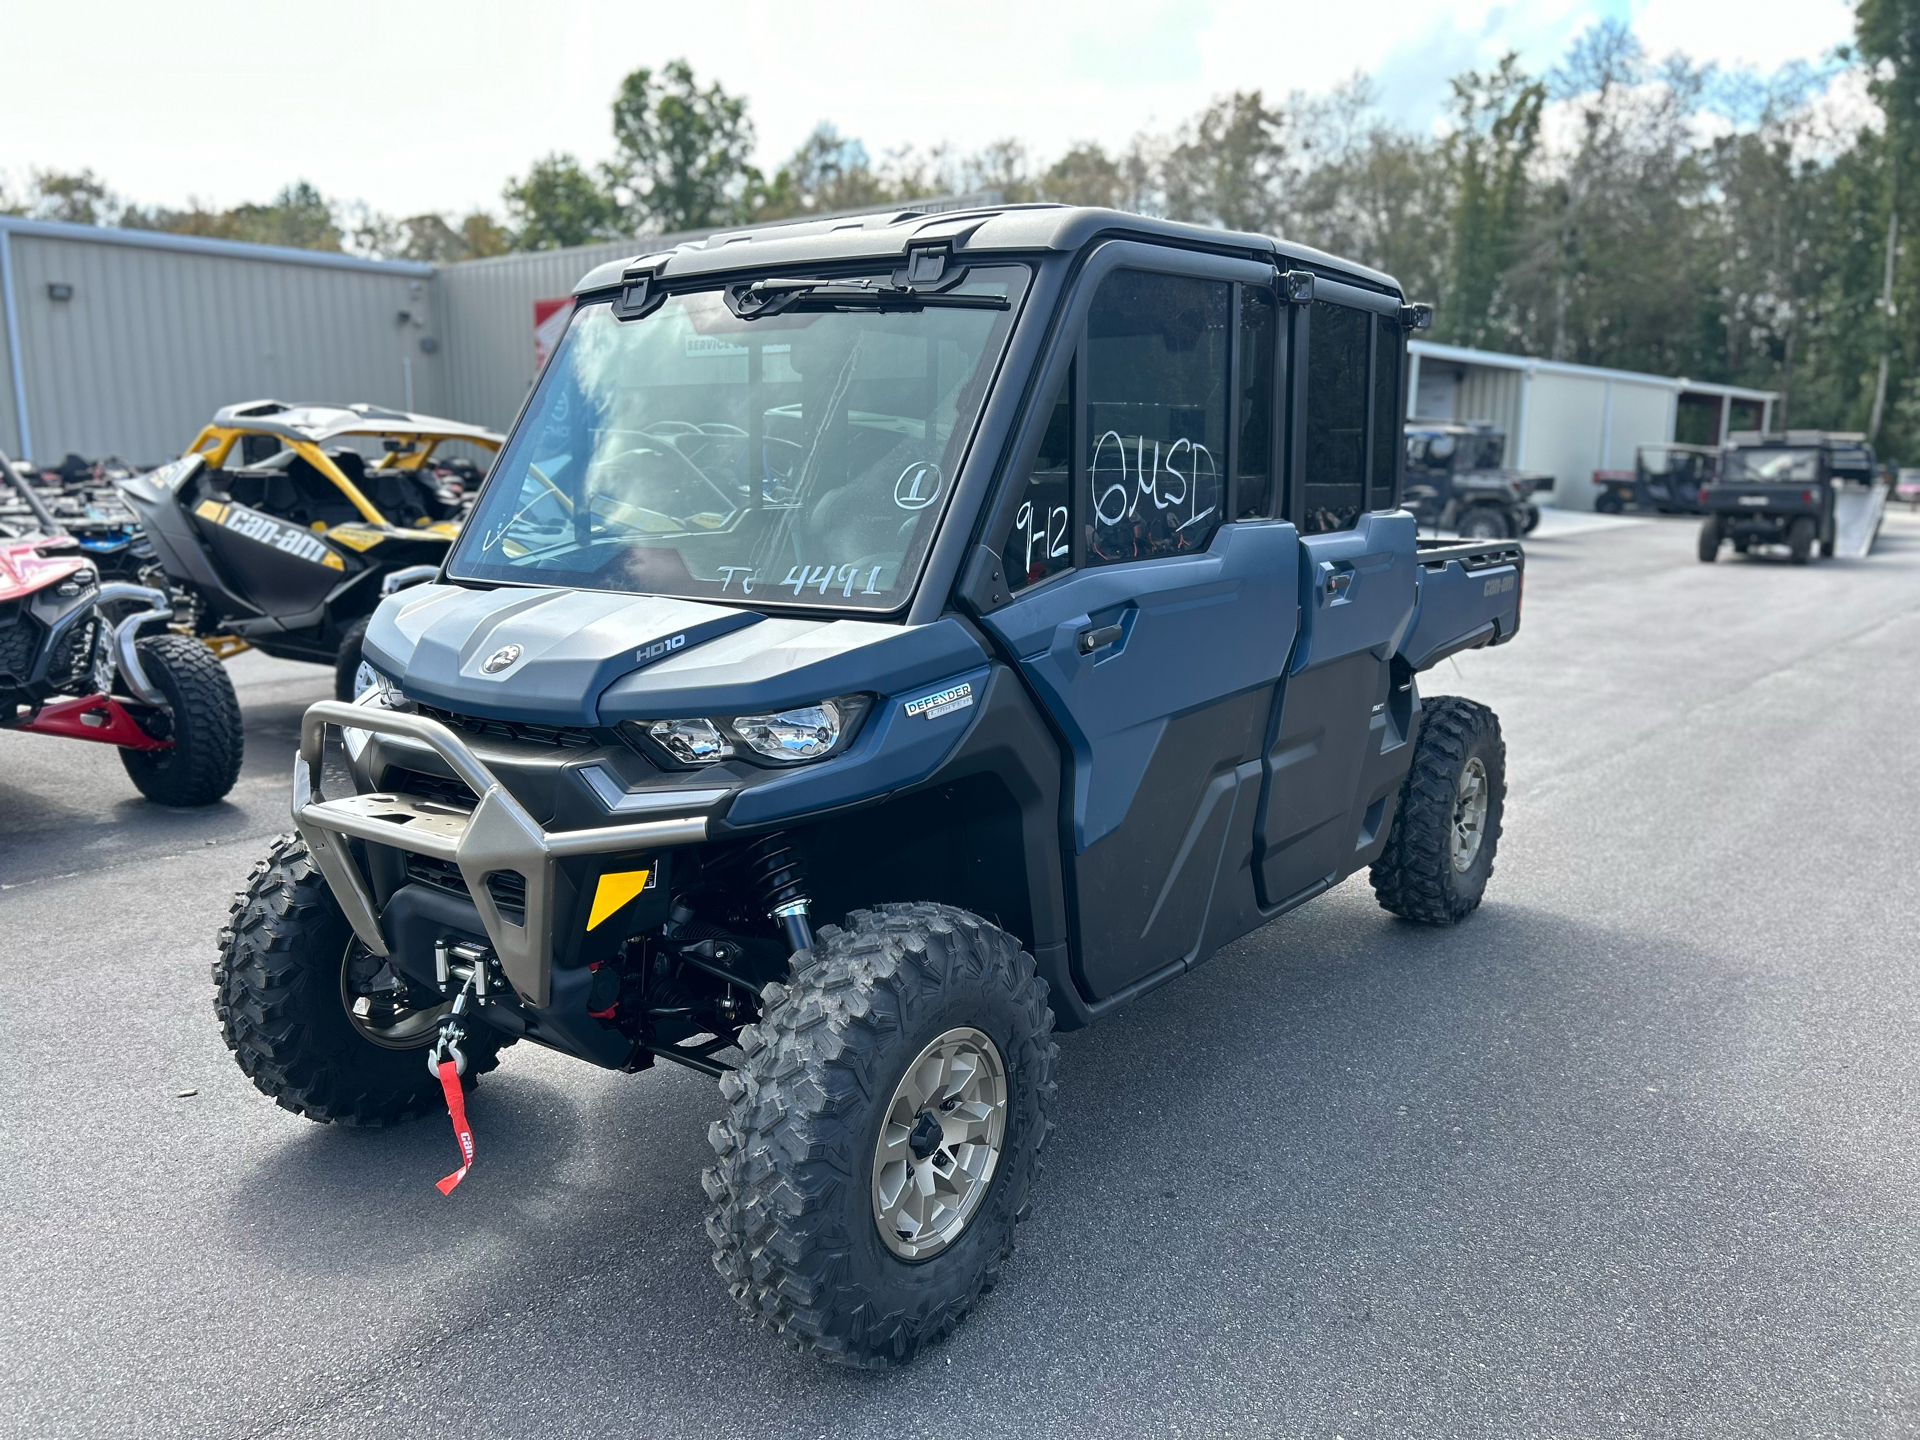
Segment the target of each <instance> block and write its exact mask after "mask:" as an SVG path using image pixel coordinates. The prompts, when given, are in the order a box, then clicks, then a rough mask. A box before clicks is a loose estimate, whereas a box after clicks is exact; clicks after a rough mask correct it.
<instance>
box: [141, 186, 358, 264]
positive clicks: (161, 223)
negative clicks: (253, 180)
mask: <svg viewBox="0 0 1920 1440" xmlns="http://www.w3.org/2000/svg"><path fill="white" fill-rule="evenodd" d="M120 223H121V224H122V225H125V226H127V227H129V228H131V229H136V230H166V231H171V232H172V233H174V234H176V235H204V236H207V237H208V238H210V239H215V240H244V241H247V242H249V243H251V244H255V245H286V246H291V247H293V248H295V249H300V250H339V249H341V248H342V243H341V242H342V241H343V240H344V239H345V236H344V234H343V232H342V230H341V227H340V225H339V223H338V222H337V220H336V219H335V215H334V206H333V204H332V202H331V201H329V200H328V199H327V198H326V196H324V195H322V194H321V193H320V191H319V190H318V189H316V188H315V187H314V186H313V185H311V184H310V183H308V182H307V181H305V180H296V181H294V182H293V183H292V184H291V185H287V186H285V187H283V188H282V189H281V190H280V192H279V193H278V194H277V195H275V196H274V197H273V199H271V200H269V201H268V202H267V203H266V204H264V205H261V204H254V203H251V202H249V203H247V204H243V205H236V206H234V207H233V208H232V209H230V210H214V209H210V208H209V207H207V206H205V205H203V204H201V203H200V202H199V201H197V200H190V201H188V203H187V208H186V209H184V210H169V209H166V208H165V207H161V206H156V207H154V208H153V209H150V210H144V209H140V208H138V207H136V206H129V207H127V209H126V211H125V212H124V213H123V214H122V215H121V217H120Z"/></svg>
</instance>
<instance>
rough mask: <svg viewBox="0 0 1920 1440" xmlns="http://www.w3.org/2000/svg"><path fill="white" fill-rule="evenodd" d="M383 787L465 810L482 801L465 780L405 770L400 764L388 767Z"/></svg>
mask: <svg viewBox="0 0 1920 1440" xmlns="http://www.w3.org/2000/svg"><path fill="white" fill-rule="evenodd" d="M381 788H383V789H386V790H393V791H397V792H398V793H399V794H402V795H418V796H420V797H421V798H422V799H425V800H438V801H439V802H440V803H441V804H443V805H457V806H459V807H460V808H461V809H463V810H467V809H471V808H472V807H473V806H475V805H478V804H479V803H480V797H479V796H478V795H475V794H474V793H473V791H471V790H469V789H468V788H467V784H466V782H465V781H464V780H455V779H454V778H453V777H452V776H450V775H429V774H427V773H426V772H425V771H422V770H405V769H402V768H401V767H400V766H398V765H389V766H388V767H387V774H386V783H385V784H384V785H383V786H382V787H381Z"/></svg>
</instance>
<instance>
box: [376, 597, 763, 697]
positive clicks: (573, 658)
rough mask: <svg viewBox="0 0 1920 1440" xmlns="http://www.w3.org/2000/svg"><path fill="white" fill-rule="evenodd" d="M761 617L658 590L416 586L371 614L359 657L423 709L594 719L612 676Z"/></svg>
mask: <svg viewBox="0 0 1920 1440" xmlns="http://www.w3.org/2000/svg"><path fill="white" fill-rule="evenodd" d="M761 619H762V617H761V616H759V615H757V614H755V613H754V612H752V611H750V610H730V609H727V608H724V607H722V606H718V605H703V604H701V603H700V602H698V601H695V600H671V599H667V598H665V597H663V596H658V595H616V594H609V593H607V592H605V591H598V590H520V589H503V590H469V589H465V588H464V587H461V586H457V585H420V586H416V587H414V588H412V589H408V590H402V591H401V592H399V593H398V594H397V595H392V596H389V597H388V598H387V600H386V601H384V602H383V603H382V604H381V606H380V608H379V609H378V610H377V611H375V612H374V616H373V620H372V622H371V623H370V624H369V625H368V627H367V639H366V652H365V653H366V656H367V659H368V660H369V661H371V662H372V663H373V665H374V666H375V667H376V668H378V669H380V670H382V671H384V672H385V673H387V674H388V675H391V676H392V677H394V678H395V679H397V680H399V681H400V683H401V687H402V688H403V689H404V690H405V691H406V693H407V695H408V696H409V697H410V698H412V699H414V700H419V701H423V702H424V703H426V704H428V705H436V706H439V707H441V708H443V709H447V710H453V711H456V712H458V713H460V714H463V715H480V716H485V717H488V718H491V719H502V720H524V721H530V722H533V723H538V724H546V725H596V724H598V723H599V714H598V707H599V699H600V692H601V691H603V690H605V689H606V688H607V686H608V685H610V684H611V683H613V681H615V680H616V679H618V678H619V677H620V676H622V675H626V674H629V673H630V672H632V671H635V670H639V669H643V668H644V667H646V666H648V665H652V664H655V663H657V662H658V661H661V660H665V659H667V658H668V657H669V656H672V655H677V654H680V653H681V652H682V651H684V650H686V649H688V648H690V647H692V646H696V645H700V644H703V643H705V642H706V641H708V640H712V639H714V638H715V637H717V636H721V635H725V634H728V633H730V632H732V631H735V630H740V629H744V628H745V627H747V626H749V625H754V624H757V623H759V622H760V620H761Z"/></svg>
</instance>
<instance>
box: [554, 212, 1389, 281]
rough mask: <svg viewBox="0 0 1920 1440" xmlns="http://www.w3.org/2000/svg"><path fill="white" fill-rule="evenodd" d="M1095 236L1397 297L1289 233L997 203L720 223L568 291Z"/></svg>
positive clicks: (1051, 246) (1042, 245) (1012, 248)
mask: <svg viewBox="0 0 1920 1440" xmlns="http://www.w3.org/2000/svg"><path fill="white" fill-rule="evenodd" d="M1096 239H1134V240H1146V241H1152V242H1156V243H1159V244H1163V245H1179V246H1183V247H1186V248H1188V249H1195V250H1210V251H1213V252H1214V253H1216V254H1219V253H1226V254H1239V255H1247V256H1251V257H1253V258H1257V259H1263V260H1265V259H1276V260H1281V261H1284V262H1286V263H1287V264H1288V266H1289V268H1298V269H1305V270H1312V271H1314V272H1316V273H1317V274H1321V275H1325V276H1326V277H1327V278H1329V279H1333V280H1340V281H1344V282H1345V283H1347V284H1349V285H1357V286H1360V287H1362V288H1364V289H1368V290H1377V291H1381V292H1383V293H1386V294H1391V295H1394V296H1399V295H1401V294H1402V292H1401V289H1400V285H1399V282H1398V281H1396V280H1395V279H1394V278H1393V277H1392V276H1391V275H1386V274H1382V273H1381V272H1380V271H1378V270H1373V269H1369V268H1368V267H1367V266H1365V265H1356V264H1354V263H1353V262H1352V261H1350V260H1342V259H1340V258H1338V257H1337V256H1333V255H1328V254H1326V253H1324V252H1323V251H1319V250H1315V249H1313V248H1311V247H1310V246H1306V245H1296V244H1294V243H1293V242H1292V241H1290V240H1276V239H1274V238H1272V237H1271V236H1267V235H1254V234H1249V233H1247V232H1244V231H1237V230H1215V229H1212V228H1210V227H1208V226H1205V225H1187V224H1183V223H1181V222H1179V221H1175V220H1156V219H1154V218H1152V217H1151V216H1147V215H1131V214H1127V213H1125V212H1122V211H1119V210H1099V209H1092V208H1089V207H1087V206H1076V205H1000V206H993V207H989V208H984V209H979V210H959V211H943V212H941V213H938V214H928V213H926V212H924V211H919V210H913V209H910V208H909V209H901V210H895V211H889V212H887V213H885V214H880V215H859V216H847V217H843V218H841V219H838V220H834V219H825V220H804V221H797V222H785V223H781V224H774V225H762V226H757V227H754V228H751V229H746V230H723V231H720V232H719V233H717V234H714V235H709V236H707V237H706V238H705V239H704V240H690V241H687V242H686V243H685V244H681V245H676V246H674V247H673V248H672V249H670V250H659V251H652V252H648V251H641V252H639V253H638V254H636V255H634V256H633V257H631V258H630V259H626V260H614V261H610V262H609V263H607V264H605V265H600V266H596V267H595V268H594V269H592V270H590V271H588V272H587V274H586V276H585V278H583V279H582V280H581V281H580V283H579V284H578V285H576V286H575V287H574V294H576V295H585V294H587V293H589V292H591V291H595V290H606V289H610V288H611V287H613V286H615V285H618V284H619V283H620V277H621V273H622V272H623V271H624V270H626V269H627V268H628V267H629V266H632V265H635V264H638V263H640V262H643V261H645V262H649V263H652V262H659V271H658V273H659V274H660V275H662V276H663V277H665V278H668V279H676V278H682V277H687V276H696V275H705V274H716V275H717V274H724V273H725V272H727V271H733V270H761V269H767V268H771V267H776V266H788V265H820V264H831V263H836V262H840V261H852V260H876V259H893V258H899V257H903V256H905V254H906V252H907V247H908V246H909V245H924V244H929V243H933V242H944V243H946V244H947V245H949V246H951V247H952V249H953V251H954V253H955V254H956V255H969V256H975V255H977V256H986V255H990V254H995V253H999V252H1008V253H1012V252H1027V253H1031V252H1033V251H1036V250H1040V251H1046V250H1052V251H1074V250H1079V249H1081V248H1082V247H1084V246H1085V245H1087V244H1088V243H1089V242H1090V241H1093V240H1096Z"/></svg>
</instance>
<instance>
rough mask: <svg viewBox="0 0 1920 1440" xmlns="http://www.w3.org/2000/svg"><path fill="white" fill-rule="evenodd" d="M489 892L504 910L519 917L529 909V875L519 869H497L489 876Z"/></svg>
mask: <svg viewBox="0 0 1920 1440" xmlns="http://www.w3.org/2000/svg"><path fill="white" fill-rule="evenodd" d="M487 893H488V894H489V895H491V896H492V897H493V903H494V904H496V905H498V906H499V907H500V908H501V909H502V910H503V911H507V912H510V914H511V915H513V916H515V917H518V916H521V915H524V914H525V913H526V909H527V877H526V876H524V875H522V874H521V873H520V872H519V871H518V870H496V871H494V872H493V873H492V874H491V875H489V876H487Z"/></svg>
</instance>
